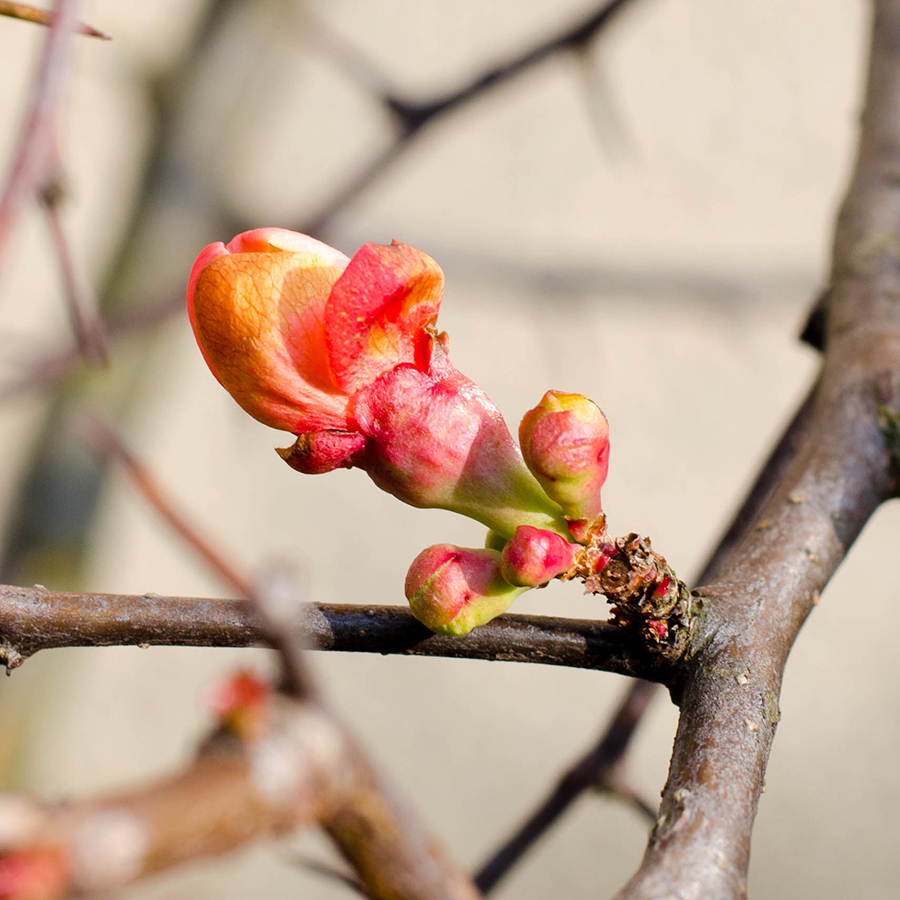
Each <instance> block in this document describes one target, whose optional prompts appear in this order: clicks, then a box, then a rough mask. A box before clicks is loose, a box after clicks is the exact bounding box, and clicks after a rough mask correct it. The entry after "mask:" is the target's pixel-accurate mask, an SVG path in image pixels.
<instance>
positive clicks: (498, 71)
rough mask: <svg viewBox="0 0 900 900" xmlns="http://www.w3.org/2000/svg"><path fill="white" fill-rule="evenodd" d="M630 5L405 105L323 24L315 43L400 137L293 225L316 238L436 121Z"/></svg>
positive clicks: (618, 4) (617, 4) (582, 39)
mask: <svg viewBox="0 0 900 900" xmlns="http://www.w3.org/2000/svg"><path fill="white" fill-rule="evenodd" d="M630 2H632V0H604V2H603V3H601V4H600V6H599V8H598V9H596V10H594V11H593V12H591V13H589V14H588V15H587V16H586V17H585V18H584V19H582V20H581V21H579V22H577V23H576V24H575V25H572V26H570V27H568V28H565V29H563V30H562V31H561V32H558V33H557V34H554V35H552V36H551V37H549V38H547V39H546V40H543V41H541V42H540V43H538V44H537V45H536V46H534V47H531V48H529V49H528V50H525V51H524V52H522V53H521V54H520V55H519V56H516V57H514V58H513V59H510V60H507V61H506V62H502V63H498V64H497V65H495V66H493V67H491V68H490V69H488V70H487V71H486V72H484V73H482V74H481V75H478V76H477V77H475V78H474V79H472V81H470V82H469V83H468V84H465V85H463V86H462V87H460V88H457V89H456V90H454V91H451V92H449V93H447V94H444V95H443V96H440V97H436V98H434V99H432V100H428V101H424V102H414V101H410V100H405V99H403V98H401V97H399V96H397V94H395V93H394V92H393V91H391V90H390V89H388V88H386V87H385V85H386V84H387V79H386V78H384V77H383V76H382V75H381V74H380V72H379V71H378V68H377V67H376V66H374V65H373V64H371V63H370V62H369V61H368V60H365V59H364V58H363V57H362V56H361V54H360V53H359V51H358V50H355V49H351V48H349V47H348V46H347V45H346V43H345V42H343V41H341V40H340V39H338V38H337V37H335V36H334V35H331V34H329V33H328V32H327V30H325V29H324V28H323V27H322V26H321V24H318V25H317V27H316V28H315V32H316V38H317V42H318V43H320V44H321V45H323V46H325V47H326V48H327V49H328V50H329V51H330V52H331V53H332V55H333V56H334V57H335V58H336V59H337V60H338V62H340V63H341V64H342V65H343V66H344V67H345V68H346V69H347V70H348V71H349V72H350V73H351V75H353V77H354V78H356V79H357V80H358V81H360V82H362V83H363V84H365V85H366V86H368V87H369V89H370V90H371V91H372V92H373V94H375V95H376V96H377V97H378V99H379V100H380V102H381V103H382V104H383V105H384V106H385V107H386V108H387V109H388V110H389V111H390V112H391V113H392V114H393V116H394V117H395V119H396V121H397V125H398V132H397V135H396V138H395V140H394V141H393V143H391V144H390V145H389V146H388V147H386V148H384V149H382V150H379V151H378V152H377V153H375V154H374V155H373V156H372V157H371V159H369V160H368V162H367V163H366V164H365V165H364V166H363V167H362V169H361V170H360V171H359V172H358V173H356V174H355V175H353V176H352V177H351V178H350V179H349V180H348V181H347V182H346V184H344V185H342V186H341V187H340V188H339V189H338V190H337V191H336V192H335V194H334V195H333V196H332V197H331V198H330V199H329V200H328V201H327V202H326V203H325V204H324V205H323V206H322V207H321V208H320V209H319V210H318V212H316V213H315V214H313V215H311V216H309V217H307V219H306V220H305V221H304V222H303V223H302V224H300V225H299V226H297V228H298V230H299V231H303V232H305V233H307V234H319V233H321V231H322V230H323V229H324V228H325V227H326V226H327V225H328V223H329V222H330V221H331V220H332V219H333V218H334V216H335V215H337V213H338V212H340V210H342V209H344V208H345V207H346V206H347V204H349V203H350V202H351V201H352V200H353V199H355V198H356V197H357V196H359V195H360V194H361V193H362V192H363V191H364V190H365V189H366V188H367V187H368V186H369V185H370V184H371V183H372V182H374V181H375V179H376V178H378V177H379V176H380V175H381V174H382V173H383V172H385V171H386V170H387V169H388V168H389V167H390V166H391V165H393V164H394V162H396V161H397V160H398V159H399V158H400V157H401V156H402V155H403V153H404V152H405V151H406V150H407V149H408V148H409V147H410V146H411V144H412V143H413V141H414V139H415V138H416V137H417V136H418V135H419V134H420V133H421V132H422V130H423V129H424V128H425V127H426V126H428V125H430V124H431V123H432V122H434V121H435V120H436V119H438V118H440V117H441V116H443V115H445V114H446V113H449V112H451V111H452V110H454V109H456V108H458V107H460V106H464V105H465V104H466V103H469V102H470V101H472V100H474V99H475V98H477V97H480V96H481V95H482V94H485V93H487V92H488V91H490V90H492V89H493V88H495V87H498V86H499V85H501V84H503V83H505V82H506V81H509V80H510V79H512V78H515V77H516V76H517V75H520V74H521V73H522V72H525V71H527V70H528V69H530V68H532V67H534V66H536V65H538V64H540V63H542V62H544V60H546V59H548V58H549V57H551V56H553V55H554V54H556V53H560V52H564V51H567V50H578V49H580V48H582V47H584V46H585V45H587V44H588V43H590V42H591V41H592V40H594V38H596V37H597V35H598V34H600V32H601V31H602V30H603V29H604V28H605V27H606V26H608V25H609V24H610V23H611V22H612V21H613V19H614V18H615V16H616V14H617V13H620V12H621V11H622V10H623V9H624V8H625V7H626V6H627V5H628V4H629V3H630Z"/></svg>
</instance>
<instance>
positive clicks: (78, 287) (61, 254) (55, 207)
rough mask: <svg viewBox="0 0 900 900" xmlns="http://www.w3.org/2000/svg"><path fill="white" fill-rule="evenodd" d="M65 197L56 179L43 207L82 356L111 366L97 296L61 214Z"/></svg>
mask: <svg viewBox="0 0 900 900" xmlns="http://www.w3.org/2000/svg"><path fill="white" fill-rule="evenodd" d="M61 197H62V189H61V187H60V186H59V183H58V181H56V180H54V181H53V182H52V183H51V184H48V185H47V186H46V187H44V189H43V190H42V191H41V192H40V201H41V206H42V207H43V209H44V212H45V213H46V215H47V225H48V226H49V230H50V237H51V239H52V241H53V248H54V250H55V251H56V258H57V261H58V262H59V268H60V273H61V275H62V280H63V287H64V288H65V291H64V293H65V297H66V308H67V309H68V311H69V318H70V319H71V322H72V329H73V331H74V332H75V339H76V344H77V346H78V351H79V352H80V354H81V355H82V356H83V357H84V358H85V359H86V360H88V361H89V362H91V363H93V364H94V365H97V366H105V365H107V364H108V363H109V350H108V349H107V339H106V328H105V326H104V324H103V319H102V317H101V316H100V309H99V304H98V302H97V295H96V294H95V293H94V291H93V290H92V288H91V287H90V285H89V284H88V283H87V282H86V280H85V279H84V278H82V277H81V275H80V273H78V272H76V265H75V260H74V258H73V256H72V252H71V248H70V246H69V241H68V239H67V237H66V232H65V229H64V228H63V223H62V216H61V215H60V210H59V207H60V200H61Z"/></svg>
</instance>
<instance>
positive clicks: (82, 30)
mask: <svg viewBox="0 0 900 900" xmlns="http://www.w3.org/2000/svg"><path fill="white" fill-rule="evenodd" d="M0 16H9V18H11V19H21V20H22V21H24V22H34V23H35V24H36V25H52V24H53V13H51V12H48V11H47V10H46V9H38V8H37V7H36V6H29V5H28V4H26V3H10V2H9V0H0ZM74 30H75V31H77V32H78V33H79V34H86V35H87V36H88V37H97V38H102V39H103V40H104V41H108V40H111V38H110V36H109V35H108V34H104V33H103V32H102V31H98V30H97V29H96V28H93V27H91V26H90V25H85V24H84V23H83V22H79V23H76V24H75V26H74Z"/></svg>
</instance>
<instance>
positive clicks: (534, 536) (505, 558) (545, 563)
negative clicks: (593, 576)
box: [500, 525, 583, 587]
mask: <svg viewBox="0 0 900 900" xmlns="http://www.w3.org/2000/svg"><path fill="white" fill-rule="evenodd" d="M582 549H583V548H582V547H579V546H578V545H577V544H570V543H569V542H568V541H567V540H565V539H564V538H561V537H560V536H559V535H558V534H554V533H553V532H552V531H544V530H542V529H540V528H532V527H531V526H530V525H520V526H519V527H518V528H517V529H516V533H515V534H514V535H513V536H512V540H511V541H509V542H508V543H507V544H506V546H505V547H504V548H503V552H502V553H501V555H500V572H501V574H502V575H503V577H504V579H505V580H506V581H508V582H509V583H510V584H514V585H518V586H520V587H537V586H538V585H540V584H546V583H547V582H548V581H550V580H551V579H553V578H556V576H557V575H561V574H562V573H563V572H567V571H568V570H569V569H571V568H572V566H573V565H574V563H575V554H576V552H578V551H579V550H582Z"/></svg>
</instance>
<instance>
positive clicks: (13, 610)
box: [0, 585, 668, 681]
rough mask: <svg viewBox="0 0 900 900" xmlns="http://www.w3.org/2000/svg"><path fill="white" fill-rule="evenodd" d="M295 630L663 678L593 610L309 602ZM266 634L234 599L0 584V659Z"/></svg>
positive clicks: (405, 651) (352, 647) (461, 655)
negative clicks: (431, 613)
mask: <svg viewBox="0 0 900 900" xmlns="http://www.w3.org/2000/svg"><path fill="white" fill-rule="evenodd" d="M304 609H305V617H304V629H305V633H306V634H307V635H308V638H309V641H310V644H311V646H312V647H314V648H315V649H318V650H335V651H344V652H346V651H351V652H357V653H380V654H386V653H391V654H399V655H403V656H442V657H450V658H453V659H492V660H503V661H506V662H524V663H538V664H541V665H551V666H570V667H573V668H579V669H596V670H599V671H604V672H617V673H619V674H623V675H632V676H636V677H641V678H647V679H653V680H655V681H663V680H665V678H666V677H667V673H668V668H667V666H666V665H665V664H662V663H661V662H660V660H659V659H658V658H656V657H654V656H652V655H650V654H648V653H647V652H646V651H643V650H642V649H641V647H640V646H638V645H636V643H635V641H633V640H631V639H630V638H629V637H628V635H626V634H624V632H623V630H622V629H619V628H616V627H615V626H614V625H610V624H609V623H607V622H597V621H595V620H592V619H562V618H556V617H552V616H525V615H512V614H508V615H505V616H500V617H499V618H497V619H494V621H493V622H490V623H488V624H487V625H482V626H481V627H480V628H477V629H476V630H475V631H473V632H472V633H471V634H468V635H466V636H465V637H447V636H444V635H439V634H432V632H430V631H429V630H428V629H427V628H425V626H424V625H422V624H421V623H420V622H418V621H417V620H416V619H415V618H413V616H412V614H411V613H410V612H409V610H408V609H407V608H405V607H399V606H357V605H351V604H324V603H315V604H309V605H307V606H305V607H304ZM265 643H266V634H265V630H264V628H263V627H262V623H261V622H260V620H259V616H258V615H257V614H256V613H255V612H254V611H253V608H252V607H251V606H250V605H248V603H247V602H246V601H243V600H215V599H200V598H193V597H160V596H157V595H156V594H143V595H135V594H93V593H66V592H59V591H48V590H47V589H46V588H43V587H41V586H35V587H30V588H24V587H14V586H12V585H0V664H2V663H3V662H6V664H7V665H8V666H9V667H10V668H15V667H16V666H17V665H20V664H21V663H22V662H24V660H25V659H26V658H27V657H29V656H31V655H33V654H34V653H37V652H38V651H40V650H49V649H52V648H54V647H106V646H114V645H115V646H125V645H128V646H137V645H143V644H147V645H172V646H189V647H252V646H259V645H262V644H265Z"/></svg>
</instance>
